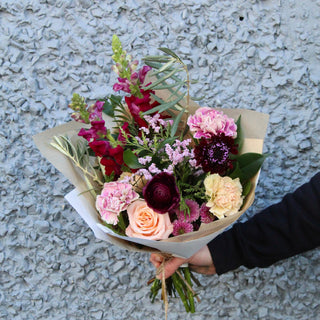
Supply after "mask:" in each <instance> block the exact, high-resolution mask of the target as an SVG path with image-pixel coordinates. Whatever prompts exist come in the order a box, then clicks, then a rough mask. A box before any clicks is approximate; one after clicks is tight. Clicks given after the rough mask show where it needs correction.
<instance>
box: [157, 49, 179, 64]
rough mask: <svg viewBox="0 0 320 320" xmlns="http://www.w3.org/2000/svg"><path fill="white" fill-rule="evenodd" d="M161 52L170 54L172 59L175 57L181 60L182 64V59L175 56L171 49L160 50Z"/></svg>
mask: <svg viewBox="0 0 320 320" xmlns="http://www.w3.org/2000/svg"><path fill="white" fill-rule="evenodd" d="M159 50H161V51H162V52H164V53H166V54H168V55H169V56H171V57H174V58H175V59H177V60H179V61H180V62H182V60H181V59H180V57H179V56H178V55H177V54H175V53H174V52H173V51H172V50H170V49H169V48H163V47H162V48H159Z"/></svg>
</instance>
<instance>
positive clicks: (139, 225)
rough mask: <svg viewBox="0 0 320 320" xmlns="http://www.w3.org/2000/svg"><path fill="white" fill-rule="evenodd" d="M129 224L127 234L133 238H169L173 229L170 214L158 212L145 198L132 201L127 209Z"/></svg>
mask: <svg viewBox="0 0 320 320" xmlns="http://www.w3.org/2000/svg"><path fill="white" fill-rule="evenodd" d="M127 213H128V217H129V226H128V227H127V229H126V235H127V236H128V237H133V238H141V239H149V240H160V239H167V238H168V237H169V235H170V234H171V233H172V231H173V225H172V223H171V221H170V218H169V214H168V213H165V214H158V213H157V212H155V211H153V210H152V209H151V208H149V207H148V206H147V203H146V202H145V201H144V200H137V201H135V202H133V203H131V204H130V205H129V207H128V209H127Z"/></svg>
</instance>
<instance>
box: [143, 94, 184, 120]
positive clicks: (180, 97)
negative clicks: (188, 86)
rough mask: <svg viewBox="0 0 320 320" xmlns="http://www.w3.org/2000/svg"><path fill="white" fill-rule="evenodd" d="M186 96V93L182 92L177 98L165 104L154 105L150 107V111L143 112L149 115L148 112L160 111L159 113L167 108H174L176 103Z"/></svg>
mask: <svg viewBox="0 0 320 320" xmlns="http://www.w3.org/2000/svg"><path fill="white" fill-rule="evenodd" d="M184 96H185V94H181V95H180V96H178V98H177V99H175V100H172V101H169V102H167V103H164V104H161V105H159V106H157V107H154V108H152V109H150V110H148V111H145V112H143V113H142V114H143V115H147V114H152V113H154V112H159V113H161V112H164V111H166V110H167V109H169V108H172V107H173V106H174V105H175V104H177V103H178V102H179V101H180V100H182V99H183V97H184Z"/></svg>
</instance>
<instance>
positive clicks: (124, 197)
mask: <svg viewBox="0 0 320 320" xmlns="http://www.w3.org/2000/svg"><path fill="white" fill-rule="evenodd" d="M138 198H139V195H138V194H137V193H136V192H135V191H134V190H133V189H132V185H131V184H128V183H121V182H116V181H115V182H108V183H105V184H104V186H103V190H102V192H101V194H100V195H99V196H97V199H96V208H97V210H98V211H99V213H100V214H101V218H102V219H103V220H104V221H106V222H107V223H109V224H113V225H116V224H117V223H118V215H119V213H120V212H121V211H123V210H126V209H127V208H128V206H129V205H130V204H131V203H132V202H133V201H134V200H137V199H138Z"/></svg>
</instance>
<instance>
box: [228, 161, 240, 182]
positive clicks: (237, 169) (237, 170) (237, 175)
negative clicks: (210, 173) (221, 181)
mask: <svg viewBox="0 0 320 320" xmlns="http://www.w3.org/2000/svg"><path fill="white" fill-rule="evenodd" d="M229 177H230V178H231V179H236V178H240V177H241V170H240V166H239V163H238V162H236V163H235V167H234V169H233V171H232V173H231V174H229Z"/></svg>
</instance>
